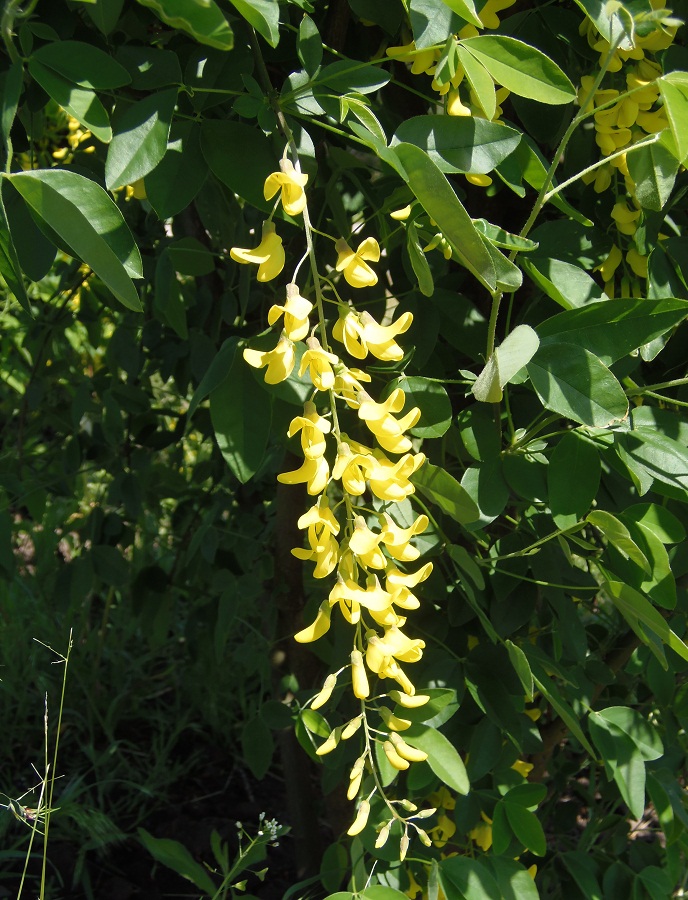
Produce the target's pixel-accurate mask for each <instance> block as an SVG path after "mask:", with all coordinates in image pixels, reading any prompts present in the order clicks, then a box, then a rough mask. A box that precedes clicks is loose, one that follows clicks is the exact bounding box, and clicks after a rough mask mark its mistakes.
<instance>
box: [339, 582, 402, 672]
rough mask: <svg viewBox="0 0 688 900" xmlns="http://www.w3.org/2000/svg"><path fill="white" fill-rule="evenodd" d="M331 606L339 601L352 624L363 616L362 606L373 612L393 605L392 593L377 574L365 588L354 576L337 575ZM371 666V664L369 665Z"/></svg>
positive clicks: (343, 612)
mask: <svg viewBox="0 0 688 900" xmlns="http://www.w3.org/2000/svg"><path fill="white" fill-rule="evenodd" d="M329 603H330V606H334V605H335V604H337V603H339V608H340V610H341V612H342V615H343V616H344V618H345V619H346V621H347V622H349V623H350V624H351V625H355V624H356V623H357V622H359V621H360V618H361V607H364V608H365V609H367V610H369V611H370V612H371V613H384V612H385V611H386V610H388V609H390V608H391V606H392V600H391V597H390V595H389V594H388V593H387V591H386V590H384V588H382V587H381V585H380V582H379V581H378V579H377V576H376V575H370V576H369V578H368V583H367V585H366V587H365V588H362V587H360V585H359V584H358V583H357V582H356V581H354V580H353V579H352V578H343V577H342V575H341V574H339V575H338V576H337V583H336V584H335V586H334V587H333V588H332V590H331V591H330V596H329ZM369 668H370V666H369Z"/></svg>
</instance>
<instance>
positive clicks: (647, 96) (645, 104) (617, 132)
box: [578, 0, 676, 297]
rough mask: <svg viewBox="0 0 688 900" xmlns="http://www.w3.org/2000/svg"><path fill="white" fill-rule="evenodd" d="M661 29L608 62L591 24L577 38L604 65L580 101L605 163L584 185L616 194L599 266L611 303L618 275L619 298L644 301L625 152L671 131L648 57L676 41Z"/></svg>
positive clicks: (585, 82)
mask: <svg viewBox="0 0 688 900" xmlns="http://www.w3.org/2000/svg"><path fill="white" fill-rule="evenodd" d="M651 6H652V9H653V10H654V11H655V13H659V12H660V11H662V10H664V9H665V6H666V3H665V0H651ZM671 22H672V20H671V19H669V22H668V24H667V23H665V24H663V25H662V27H658V28H655V29H654V30H652V31H650V32H649V33H648V34H645V35H637V34H636V36H635V39H634V41H633V46H628V47H624V46H623V45H622V46H620V47H619V48H617V49H616V50H615V51H614V52H613V53H612V54H611V56H610V51H611V47H610V44H609V42H608V41H607V40H606V39H605V38H603V37H602V36H601V35H600V34H599V32H598V31H597V29H596V28H595V27H594V25H593V24H592V22H591V21H590V20H589V19H587V18H586V19H585V20H584V22H583V23H582V25H581V27H580V32H581V34H582V35H583V36H585V37H586V38H587V40H588V43H589V44H590V47H591V48H592V49H593V50H595V51H597V52H599V53H600V57H601V60H605V59H606V60H607V69H606V74H605V79H604V81H603V85H604V86H602V85H600V87H599V88H598V89H597V90H596V91H595V93H594V94H593V95H592V97H591V96H590V95H591V92H592V90H593V88H594V86H595V82H596V81H597V78H596V76H595V75H584V76H583V77H582V78H581V87H580V90H579V93H578V100H579V103H580V104H581V105H583V104H585V103H586V102H589V101H591V104H592V110H593V121H594V128H595V142H596V144H597V146H598V148H599V150H600V153H601V157H602V159H604V158H606V157H609V162H607V163H605V164H604V165H601V166H597V167H596V168H595V169H594V170H592V171H590V172H588V173H587V174H585V175H584V176H583V181H584V182H585V183H586V184H592V186H593V190H594V191H595V192H596V193H598V194H601V193H603V192H605V191H607V190H611V191H613V192H614V193H615V196H616V197H617V200H616V202H615V204H614V206H613V209H612V213H611V217H612V219H613V223H614V224H613V226H612V228H613V230H614V234H613V244H612V248H611V250H610V252H609V254H608V256H607V257H606V259H605V260H604V262H603V263H602V265H601V266H599V271H600V273H601V275H602V279H603V281H604V288H605V291H606V293H607V294H608V296H610V297H614V296H615V293H616V289H615V276H616V274H617V272H618V273H620V275H621V295H622V296H644V294H645V292H644V290H643V288H642V285H641V282H642V280H644V279H646V278H647V255H646V253H645V247H644V246H643V244H642V243H639V242H638V241H637V240H636V233H637V232H638V229H639V228H640V226H641V225H642V224H643V212H642V207H641V205H640V203H639V202H638V200H637V198H636V185H635V182H634V180H633V178H632V176H631V173H630V172H629V169H628V159H627V155H628V151H630V150H631V149H632V148H633V146H634V145H635V144H637V143H638V142H639V141H643V140H646V139H647V138H648V136H651V135H656V134H659V133H660V132H662V131H664V130H665V129H666V128H668V126H669V121H668V118H667V114H666V110H665V109H664V106H663V105H662V101H661V96H660V91H659V85H658V79H659V78H660V77H661V75H662V69H661V67H660V65H659V63H658V62H657V61H656V60H654V59H652V58H651V54H655V53H657V52H659V51H662V50H666V49H667V48H668V47H669V46H670V45H671V43H672V41H673V40H674V36H675V34H676V25H675V24H671Z"/></svg>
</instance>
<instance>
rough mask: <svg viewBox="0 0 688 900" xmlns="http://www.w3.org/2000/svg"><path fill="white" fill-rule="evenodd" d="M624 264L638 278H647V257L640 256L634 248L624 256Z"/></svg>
mask: <svg viewBox="0 0 688 900" xmlns="http://www.w3.org/2000/svg"><path fill="white" fill-rule="evenodd" d="M626 262H627V263H628V265H629V266H630V267H631V269H632V270H633V272H634V274H635V275H637V276H638V278H647V256H642V255H641V254H640V253H638V251H637V250H636V248H635V247H631V249H630V250H629V251H628V253H627V254H626Z"/></svg>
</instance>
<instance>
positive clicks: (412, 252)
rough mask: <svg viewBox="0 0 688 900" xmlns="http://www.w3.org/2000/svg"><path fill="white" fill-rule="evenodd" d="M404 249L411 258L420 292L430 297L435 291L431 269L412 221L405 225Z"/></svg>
mask: <svg viewBox="0 0 688 900" xmlns="http://www.w3.org/2000/svg"><path fill="white" fill-rule="evenodd" d="M406 249H407V250H408V255H409V259H410V260H411V268H412V269H413V271H414V273H415V276H416V278H417V279H418V287H419V289H420V292H421V294H424V295H425V296H426V297H432V295H433V293H434V291H435V284H434V282H433V278H432V271H431V270H430V265H429V263H428V261H427V259H426V256H425V253H423V248H422V247H421V244H420V241H419V240H418V231H417V230H416V226H415V224H414V223H413V222H409V223H408V225H407V226H406Z"/></svg>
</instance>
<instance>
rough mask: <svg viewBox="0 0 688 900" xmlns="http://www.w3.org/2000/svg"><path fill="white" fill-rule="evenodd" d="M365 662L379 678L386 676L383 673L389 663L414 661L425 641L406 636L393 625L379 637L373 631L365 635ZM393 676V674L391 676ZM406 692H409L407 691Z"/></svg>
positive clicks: (419, 654) (421, 652) (416, 660)
mask: <svg viewBox="0 0 688 900" xmlns="http://www.w3.org/2000/svg"><path fill="white" fill-rule="evenodd" d="M367 638H368V645H367V647H366V664H367V666H368V668H369V669H370V671H371V672H376V673H377V674H378V675H379V676H380V678H387V677H388V676H387V675H386V674H385V673H386V671H387V669H388V667H389V665H390V663H391V662H392V661H393V660H395V659H397V660H399V661H400V662H406V663H414V662H418V660H419V659H420V658H421V656H422V655H423V647H425V641H422V640H420V638H416V639H415V640H414V639H412V638H409V637H407V636H406V635H405V634H404V633H403V631H400V629H399V628H397V627H396V626H393V627H392V628H388V629H387V630H386V631H385V634H384V637H379V635H377V634H376V633H375V632H374V631H373V632H370V633H369V634H368V635H367ZM392 677H394V676H392ZM407 693H409V692H408V691H407Z"/></svg>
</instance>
